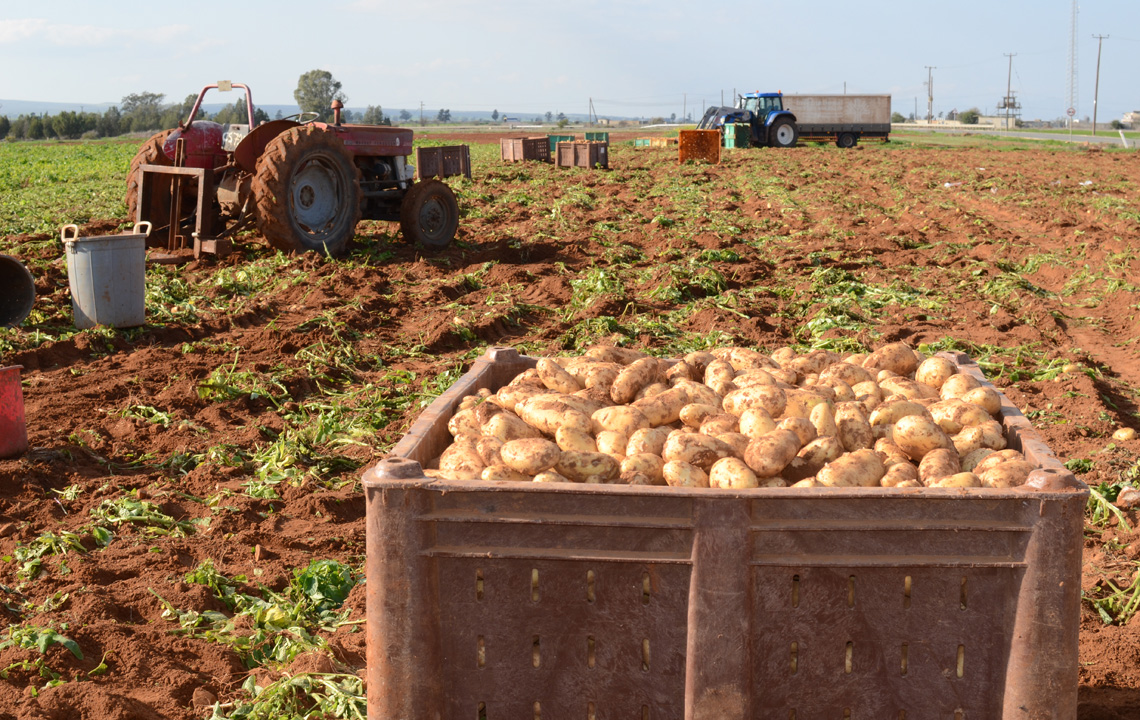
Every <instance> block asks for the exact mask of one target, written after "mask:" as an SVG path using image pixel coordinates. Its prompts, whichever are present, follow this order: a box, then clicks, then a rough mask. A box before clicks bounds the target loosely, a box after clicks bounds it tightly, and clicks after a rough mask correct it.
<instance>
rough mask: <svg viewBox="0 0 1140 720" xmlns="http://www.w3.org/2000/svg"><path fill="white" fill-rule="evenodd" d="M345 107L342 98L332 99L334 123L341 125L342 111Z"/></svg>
mask: <svg viewBox="0 0 1140 720" xmlns="http://www.w3.org/2000/svg"><path fill="white" fill-rule="evenodd" d="M343 109H344V103H342V102H341V101H340V100H333V101H332V111H333V125H340V111H341V110H343Z"/></svg>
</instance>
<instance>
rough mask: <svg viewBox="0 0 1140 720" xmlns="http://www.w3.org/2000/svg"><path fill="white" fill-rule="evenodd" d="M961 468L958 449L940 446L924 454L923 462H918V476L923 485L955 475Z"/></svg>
mask: <svg viewBox="0 0 1140 720" xmlns="http://www.w3.org/2000/svg"><path fill="white" fill-rule="evenodd" d="M961 470H962V465H961V460H960V458H959V457H958V451H957V450H953V449H948V448H938V449H937V450H931V451H930V452H928V453H926V455H924V456H923V458H922V462H920V463H919V464H918V477H919V479H920V480H922V484H923V485H932V484H933V483H934V481H936V480H941V479H942V478H944V477H949V476H951V475H955V474H957V473H959V472H961Z"/></svg>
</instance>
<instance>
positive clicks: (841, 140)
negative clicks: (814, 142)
mask: <svg viewBox="0 0 1140 720" xmlns="http://www.w3.org/2000/svg"><path fill="white" fill-rule="evenodd" d="M857 142H859V140H858V138H856V137H855V133H840V134H839V137H837V138H835V144H836V145H838V146H839V147H841V148H853V147H855V144H856V143H857Z"/></svg>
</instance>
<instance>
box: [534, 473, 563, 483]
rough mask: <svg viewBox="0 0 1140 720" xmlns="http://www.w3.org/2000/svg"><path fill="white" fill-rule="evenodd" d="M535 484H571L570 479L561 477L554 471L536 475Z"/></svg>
mask: <svg viewBox="0 0 1140 720" xmlns="http://www.w3.org/2000/svg"><path fill="white" fill-rule="evenodd" d="M534 482H549V483H566V482H570V478H568V477H566V476H565V475H559V474H558V473H556V472H554V471H553V470H547V471H546V472H540V473H539V474H537V475H535V476H534Z"/></svg>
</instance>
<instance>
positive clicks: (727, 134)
mask: <svg viewBox="0 0 1140 720" xmlns="http://www.w3.org/2000/svg"><path fill="white" fill-rule="evenodd" d="M751 144H752V126H751V125H748V124H747V123H732V124H730V125H725V126H724V146H725V147H726V148H746V147H748V146H750V145H751Z"/></svg>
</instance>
